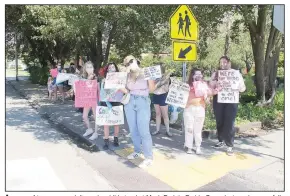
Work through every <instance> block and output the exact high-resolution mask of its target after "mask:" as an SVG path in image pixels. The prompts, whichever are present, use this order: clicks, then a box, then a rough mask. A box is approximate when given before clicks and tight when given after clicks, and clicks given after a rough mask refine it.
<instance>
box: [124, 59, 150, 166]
mask: <svg viewBox="0 0 290 196" xmlns="http://www.w3.org/2000/svg"><path fill="white" fill-rule="evenodd" d="M124 65H125V66H126V68H127V72H128V79H127V87H126V89H123V92H124V93H127V94H129V96H130V100H129V101H128V103H127V104H125V106H124V109H125V114H126V118H127V122H128V125H129V130H130V135H131V139H132V141H133V145H134V152H133V153H132V154H130V155H129V156H128V157H127V158H128V159H135V158H138V157H139V156H140V153H141V143H142V148H143V154H144V156H145V160H144V161H143V162H142V163H141V164H140V165H139V166H140V167H147V166H150V165H152V163H153V152H152V138H151V134H150V128H149V126H150V116H151V109H150V103H151V101H150V98H149V92H152V91H154V90H155V84H154V81H152V80H148V81H147V80H144V76H142V74H141V69H140V68H139V65H138V63H137V60H136V59H135V58H134V57H133V56H128V57H126V58H125V59H124ZM127 96H128V95H127Z"/></svg>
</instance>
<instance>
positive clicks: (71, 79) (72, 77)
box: [68, 74, 80, 86]
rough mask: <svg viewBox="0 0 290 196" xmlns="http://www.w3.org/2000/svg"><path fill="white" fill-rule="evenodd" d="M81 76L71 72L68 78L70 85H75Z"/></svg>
mask: <svg viewBox="0 0 290 196" xmlns="http://www.w3.org/2000/svg"><path fill="white" fill-rule="evenodd" d="M79 79H80V77H79V76H78V75H74V74H70V75H69V79H68V85H71V86H72V85H73V84H74V82H75V81H77V80H79Z"/></svg>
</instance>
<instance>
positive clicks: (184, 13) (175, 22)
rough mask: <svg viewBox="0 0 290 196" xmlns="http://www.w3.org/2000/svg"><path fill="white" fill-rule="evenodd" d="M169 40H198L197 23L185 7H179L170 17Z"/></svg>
mask: <svg viewBox="0 0 290 196" xmlns="http://www.w3.org/2000/svg"><path fill="white" fill-rule="evenodd" d="M170 37H171V39H178V40H187V41H196V40H198V22H197V20H196V18H195V17H194V15H193V13H192V11H191V10H190V8H189V7H188V6H187V5H181V6H179V7H178V8H177V9H176V10H175V12H174V13H173V14H172V15H171V17H170Z"/></svg>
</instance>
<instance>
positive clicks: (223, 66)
mask: <svg viewBox="0 0 290 196" xmlns="http://www.w3.org/2000/svg"><path fill="white" fill-rule="evenodd" d="M220 74H221V75H220ZM236 74H238V77H236ZM210 85H211V87H212V88H217V89H218V91H219V92H218V94H217V95H215V96H214V97H213V109H214V114H215V118H216V127H217V135H218V140H219V142H218V143H217V144H216V145H214V147H215V148H222V147H223V146H225V144H226V146H227V147H228V148H227V154H228V155H229V156H232V155H233V154H234V153H233V146H234V138H235V127H234V125H235V118H236V115H237V112H238V102H237V101H236V100H238V98H239V92H244V91H245V90H246V86H245V82H244V79H243V77H242V75H241V73H240V72H239V71H237V70H234V69H231V61H230V59H229V58H228V57H227V56H222V57H221V58H220V68H219V70H218V71H217V72H215V73H213V74H212V76H211V81H210ZM235 96H237V97H235Z"/></svg>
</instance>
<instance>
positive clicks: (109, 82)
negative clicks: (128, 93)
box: [104, 72, 127, 89]
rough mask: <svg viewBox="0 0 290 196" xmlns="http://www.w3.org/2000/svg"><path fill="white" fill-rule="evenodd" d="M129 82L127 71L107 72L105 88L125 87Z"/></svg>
mask: <svg viewBox="0 0 290 196" xmlns="http://www.w3.org/2000/svg"><path fill="white" fill-rule="evenodd" d="M126 82H127V73H126V72H114V73H107V76H106V80H105V87H104V88H105V89H120V88H125V87H126Z"/></svg>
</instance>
